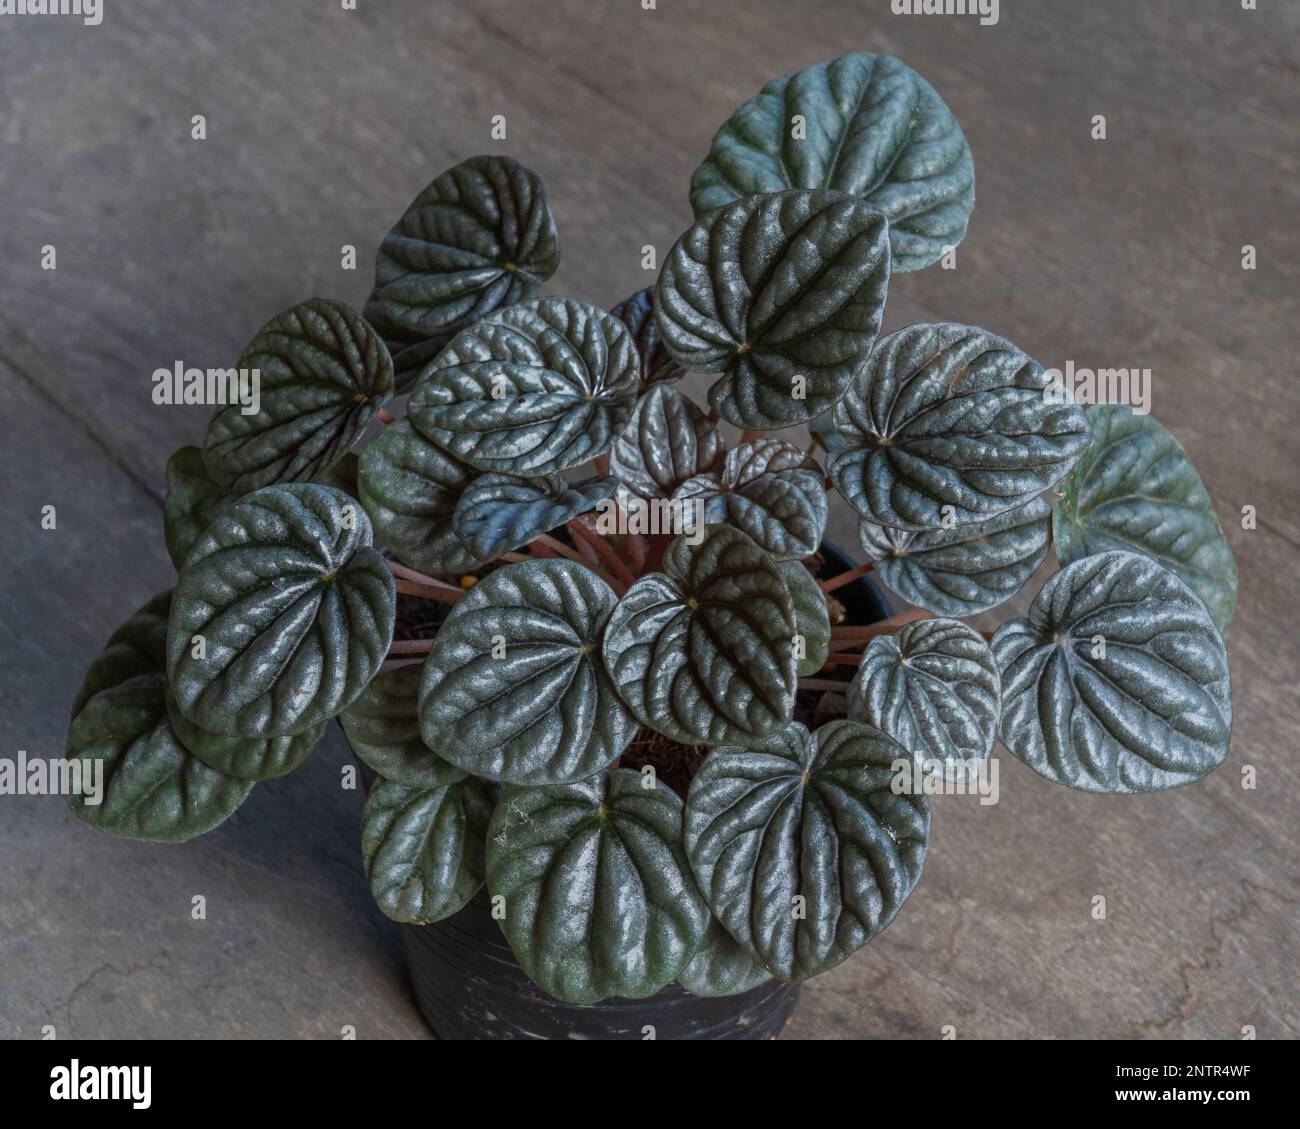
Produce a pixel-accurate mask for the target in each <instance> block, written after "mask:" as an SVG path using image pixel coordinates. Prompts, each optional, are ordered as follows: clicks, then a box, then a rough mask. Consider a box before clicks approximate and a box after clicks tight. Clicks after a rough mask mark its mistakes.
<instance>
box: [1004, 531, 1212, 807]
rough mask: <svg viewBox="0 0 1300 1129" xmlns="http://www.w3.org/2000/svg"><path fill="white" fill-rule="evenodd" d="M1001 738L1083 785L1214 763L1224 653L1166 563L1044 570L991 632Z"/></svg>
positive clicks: (1157, 780) (1111, 561)
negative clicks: (1036, 586) (1023, 600)
mask: <svg viewBox="0 0 1300 1129" xmlns="http://www.w3.org/2000/svg"><path fill="white" fill-rule="evenodd" d="M993 653H994V655H995V656H996V658H997V662H998V667H999V669H1000V671H1001V674H1002V726H1001V734H1000V736H1001V739H1002V743H1003V744H1004V745H1006V747H1007V748H1008V749H1009V750H1010V751H1011V752H1012V753H1013V754H1014V755H1015V756H1016V757H1018V758H1019V759H1020V760H1022V761H1024V762H1025V763H1026V764H1027V765H1029V767H1030V768H1032V769H1034V771H1036V772H1038V773H1040V774H1041V775H1043V776H1045V777H1047V779H1049V780H1054V781H1056V782H1057V783H1059V784H1069V785H1071V786H1072V787H1074V788H1081V789H1083V790H1084V791H1087V792H1151V791H1157V790H1160V789H1164V788H1172V787H1175V786H1176V785H1178V784H1186V783H1188V782H1189V781H1192V780H1199V779H1200V778H1201V777H1203V776H1204V775H1205V774H1206V773H1208V772H1210V771H1211V770H1212V769H1214V768H1215V767H1217V766H1218V765H1219V764H1220V763H1222V761H1223V759H1224V757H1226V756H1227V754H1228V739H1229V737H1230V735H1231V731H1232V700H1231V694H1230V685H1229V674H1228V655H1227V651H1226V650H1225V648H1224V645H1223V637H1222V636H1221V635H1220V634H1219V630H1218V628H1217V627H1215V625H1214V621H1213V620H1212V619H1211V618H1210V614H1209V612H1208V610H1207V609H1206V607H1205V604H1204V603H1202V602H1201V600H1200V599H1199V598H1198V597H1197V596H1196V594H1195V593H1193V592H1192V591H1191V589H1190V588H1188V587H1187V586H1186V585H1185V584H1184V583H1183V582H1182V581H1181V580H1179V579H1178V577H1177V576H1176V575H1175V574H1174V573H1173V572H1171V571H1170V570H1168V569H1166V568H1164V567H1163V566H1161V565H1159V564H1157V563H1156V562H1154V561H1152V560H1150V559H1149V558H1148V557H1143V556H1139V555H1138V554H1136V553H1127V552H1109V553H1101V554H1099V555H1097V556H1093V557H1085V558H1084V559H1083V560H1080V561H1075V562H1074V563H1073V564H1070V565H1067V566H1066V567H1065V568H1063V569H1061V571H1060V572H1058V573H1056V574H1055V575H1054V576H1053V577H1052V578H1051V579H1050V580H1049V581H1048V582H1047V583H1046V584H1044V585H1043V588H1042V591H1040V592H1039V593H1038V595H1037V596H1036V597H1035V598H1034V602H1033V604H1032V605H1030V608H1029V616H1028V618H1025V619H1013V620H1010V621H1009V622H1007V623H1004V624H1003V625H1002V626H1001V627H1000V628H999V629H998V632H997V634H996V635H995V636H994V637H993Z"/></svg>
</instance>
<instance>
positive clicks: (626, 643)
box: [604, 525, 797, 745]
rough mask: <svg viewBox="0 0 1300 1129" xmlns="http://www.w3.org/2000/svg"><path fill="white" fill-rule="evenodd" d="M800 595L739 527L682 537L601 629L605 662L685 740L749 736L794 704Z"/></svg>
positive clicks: (739, 740)
mask: <svg viewBox="0 0 1300 1129" xmlns="http://www.w3.org/2000/svg"><path fill="white" fill-rule="evenodd" d="M795 634H796V623H795V613H794V602H793V600H792V599H791V596H790V589H789V586H788V585H787V584H786V581H785V578H784V577H783V576H782V575H781V570H780V568H779V567H778V566H777V564H776V562H775V561H774V560H773V559H772V558H771V556H770V555H769V554H768V553H766V552H764V550H762V549H760V548H759V547H758V546H757V545H756V544H754V542H753V541H752V540H751V539H750V538H748V537H746V536H745V535H744V534H743V533H741V532H740V531H739V530H736V529H733V528H731V527H730V526H727V525H720V526H714V527H711V528H710V529H709V530H708V532H707V533H706V534H705V536H704V538H703V540H702V541H701V542H700V543H699V544H698V545H691V544H689V542H688V540H687V538H686V537H678V538H677V539H676V540H674V541H673V542H672V544H671V545H670V546H669V548H668V552H667V553H666V554H665V556H664V572H662V573H650V574H648V575H646V576H643V577H641V579H639V580H638V581H637V582H636V583H635V584H634V585H632V587H631V588H629V589H628V591H627V594H626V595H624V597H623V598H622V599H621V600H620V601H619V604H618V607H617V609H615V611H614V614H613V616H612V618H611V619H610V622H609V627H608V629H607V630H606V633H605V646H604V658H605V664H606V666H607V668H608V670H609V673H610V676H611V677H612V678H613V680H614V683H615V685H616V686H617V687H618V692H619V694H620V695H621V696H622V698H623V700H624V701H625V702H627V704H628V705H629V706H630V707H631V709H632V712H633V713H634V714H636V716H637V717H638V718H639V719H640V720H641V722H642V723H643V724H645V725H649V726H650V727H651V728H653V729H656V730H658V731H659V732H660V733H662V734H664V735H665V736H667V737H671V738H672V739H673V740H674V741H677V742H679V743H680V744H684V745H715V744H753V743H756V742H759V741H762V740H763V739H764V738H765V737H768V736H770V735H771V734H772V733H775V732H777V731H778V730H780V729H782V728H784V726H785V724H786V723H787V722H788V721H789V720H790V716H791V712H792V710H793V709H794V695H795V685H796V678H797V676H796V672H795V658H794V649H793V647H792V642H793V639H794V636H795Z"/></svg>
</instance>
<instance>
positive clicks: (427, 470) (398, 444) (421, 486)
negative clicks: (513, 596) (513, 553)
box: [358, 419, 480, 574]
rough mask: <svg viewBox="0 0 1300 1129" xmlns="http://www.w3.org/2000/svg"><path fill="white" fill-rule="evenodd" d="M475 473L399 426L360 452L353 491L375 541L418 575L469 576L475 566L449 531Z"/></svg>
mask: <svg viewBox="0 0 1300 1129" xmlns="http://www.w3.org/2000/svg"><path fill="white" fill-rule="evenodd" d="M473 480H474V472H473V471H472V470H470V469H469V468H468V467H466V466H464V465H463V464H462V463H459V462H457V461H456V460H455V459H453V458H452V457H451V456H450V455H448V454H447V453H446V452H445V451H443V450H441V449H440V448H438V447H437V446H435V445H434V444H433V443H430V442H429V440H427V439H426V438H425V437H424V436H423V435H421V434H420V433H419V432H418V431H416V430H415V428H414V427H412V426H411V424H410V421H409V420H404V419H403V420H398V422H397V423H394V424H390V425H389V426H388V427H386V428H384V430H383V432H382V433H380V434H379V435H376V436H375V437H374V438H373V439H372V440H370V442H369V443H367V444H366V445H365V448H364V449H363V450H362V452H361V465H360V471H359V478H358V490H359V492H360V495H361V504H362V505H363V506H365V508H366V512H367V513H368V514H369V515H370V517H371V519H372V520H373V521H374V523H375V533H376V534H377V535H378V537H379V539H380V540H381V541H382V542H383V543H384V544H385V545H387V546H388V547H389V548H390V549H392V551H393V552H394V553H395V554H396V555H397V556H398V558H399V559H401V560H402V561H405V562H406V563H407V564H408V565H410V566H411V567H412V568H416V569H419V570H420V571H421V572H431V573H444V574H445V573H459V572H469V571H471V570H472V569H475V568H477V567H478V566H479V564H480V561H479V560H478V558H477V557H475V556H474V554H473V553H471V552H470V551H469V549H467V548H466V547H465V545H464V544H463V543H462V542H461V539H460V538H459V537H457V536H456V534H455V531H454V530H453V528H452V518H453V515H454V514H455V512H456V503H457V502H459V501H460V496H461V492H462V491H463V490H464V489H465V487H467V486H468V485H469V484H470V483H471V482H472V481H473Z"/></svg>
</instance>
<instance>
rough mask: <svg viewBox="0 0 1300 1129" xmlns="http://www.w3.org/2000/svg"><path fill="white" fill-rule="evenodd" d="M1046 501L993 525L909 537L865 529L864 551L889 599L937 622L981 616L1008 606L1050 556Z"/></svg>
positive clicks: (862, 527) (862, 532)
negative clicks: (896, 598) (940, 617)
mask: <svg viewBox="0 0 1300 1129" xmlns="http://www.w3.org/2000/svg"><path fill="white" fill-rule="evenodd" d="M1051 513H1052V510H1051V507H1050V506H1049V505H1048V504H1047V503H1046V502H1045V501H1043V499H1042V498H1035V499H1034V500H1033V501H1032V502H1030V503H1029V504H1028V505H1027V506H1023V507H1021V508H1020V509H1016V510H1008V511H1007V512H1006V513H1004V514H999V515H998V516H997V517H995V518H990V519H989V520H988V521H980V522H975V523H973V524H971V525H956V526H953V527H952V528H951V529H935V530H931V531H930V532H927V533H908V532H906V531H904V530H901V529H887V528H886V527H885V526H883V525H873V524H872V523H871V522H869V521H864V522H862V523H861V524H860V525H859V533H860V535H861V537H862V547H863V548H864V549H866V551H867V553H868V555H869V556H870V557H871V559H872V560H873V561H875V562H876V575H877V576H878V577H879V578H880V580H881V582H882V583H884V584H885V586H886V587H887V588H889V590H890V591H891V592H896V593H898V595H900V596H902V597H903V599H904V600H907V601H908V602H909V603H912V604H916V605H917V606H918V607H921V608H925V610H926V611H930V612H934V613H935V614H936V615H947V616H966V615H976V614H978V613H979V612H982V611H987V610H988V609H989V608H993V607H997V605H998V604H1001V603H1004V602H1005V601H1007V600H1009V599H1011V597H1012V596H1014V595H1015V594H1016V593H1017V592H1019V591H1020V589H1021V588H1022V587H1024V584H1025V581H1026V580H1028V579H1029V578H1030V577H1031V576H1032V575H1033V574H1034V570H1035V569H1037V568H1038V566H1039V565H1040V564H1042V563H1043V558H1044V557H1046V556H1047V546H1048V542H1049V538H1050V536H1051V525H1050V523H1049V518H1050V517H1051Z"/></svg>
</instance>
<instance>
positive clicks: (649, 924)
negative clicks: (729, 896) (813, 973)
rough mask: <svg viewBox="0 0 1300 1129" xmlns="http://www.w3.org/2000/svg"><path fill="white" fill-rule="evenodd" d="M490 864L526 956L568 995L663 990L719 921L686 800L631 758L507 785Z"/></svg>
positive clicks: (505, 927) (492, 882)
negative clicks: (700, 885) (692, 839)
mask: <svg viewBox="0 0 1300 1129" xmlns="http://www.w3.org/2000/svg"><path fill="white" fill-rule="evenodd" d="M646 784H649V785H650V787H646V786H645V785H646ZM487 865H488V889H489V890H490V891H491V892H492V895H493V896H494V897H496V898H502V899H504V903H503V904H504V909H505V916H504V917H503V918H502V920H501V929H502V932H504V933H505V935H506V940H507V941H509V942H510V947H511V949H513V950H514V953H515V956H516V957H517V958H518V960H519V963H520V965H521V966H522V967H523V969H524V971H525V972H526V973H528V976H529V978H530V979H531V980H533V981H534V982H535V983H536V984H539V985H540V986H541V987H542V988H544V989H545V990H546V991H547V992H549V993H550V994H551V995H553V996H555V997H557V998H558V999H561V1000H565V1001H566V1002H568V1003H575V1004H593V1003H596V1002H598V1001H600V1000H603V999H607V998H609V997H611V996H619V997H623V998H628V999H642V998H644V997H646V996H650V995H653V994H654V993H655V992H657V991H658V990H659V989H660V988H662V987H663V986H664V985H666V984H668V983H670V982H671V981H672V980H673V979H675V978H676V977H677V975H678V974H679V973H680V972H681V971H682V969H683V968H684V967H685V966H686V964H687V962H688V961H689V960H690V959H691V956H692V955H693V954H694V952H695V951H696V949H697V948H698V946H699V943H700V940H701V938H702V937H703V936H704V932H705V930H706V928H707V927H708V923H709V911H708V910H707V908H705V905H704V901H703V899H702V898H701V897H700V894H699V891H698V890H697V889H696V887H695V882H694V880H693V879H692V877H691V872H690V867H689V866H688V865H687V862H686V858H685V855H684V854H683V852H682V802H681V800H679V799H678V798H677V797H676V796H675V795H674V794H673V793H672V791H670V790H669V789H668V788H667V787H666V786H665V785H663V784H661V783H658V782H656V781H654V780H653V778H652V777H646V776H642V775H641V774H640V773H639V772H632V771H631V770H629V769H615V770H614V771H613V772H610V773H607V774H603V775H601V776H599V777H596V778H594V779H592V780H584V781H582V782H581V783H577V784H570V785H567V786H561V787H550V788H507V789H506V791H505V793H504V794H503V795H502V797H501V800H500V802H499V803H498V804H497V809H496V812H495V813H494V814H493V816H492V824H491V827H490V828H489V829H488V845H487Z"/></svg>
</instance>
